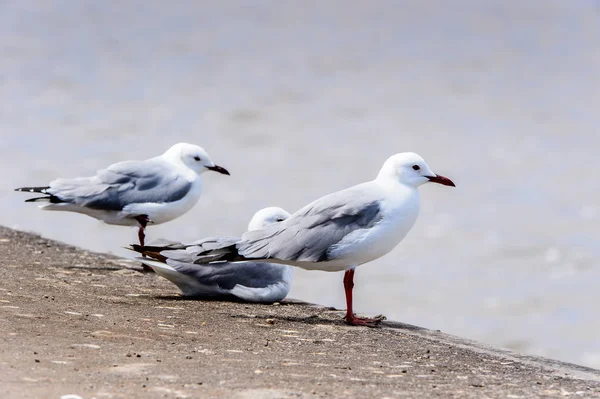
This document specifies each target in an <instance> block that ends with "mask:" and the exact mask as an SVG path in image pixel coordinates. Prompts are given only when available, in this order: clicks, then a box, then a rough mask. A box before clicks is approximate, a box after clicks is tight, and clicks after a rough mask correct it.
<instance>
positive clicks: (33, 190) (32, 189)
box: [15, 186, 52, 195]
mask: <svg viewBox="0 0 600 399" xmlns="http://www.w3.org/2000/svg"><path fill="white" fill-rule="evenodd" d="M49 188H50V186H45V187H20V188H15V191H21V192H27V193H42V194H48V195H52V194H50V193H49V192H48V191H47V190H48V189H49Z"/></svg>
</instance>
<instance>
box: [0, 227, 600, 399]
mask: <svg viewBox="0 0 600 399" xmlns="http://www.w3.org/2000/svg"><path fill="white" fill-rule="evenodd" d="M74 234H75V232H74ZM135 268H138V265H137V264H136V263H133V262H129V261H126V260H122V259H118V258H116V257H113V256H110V255H104V254H98V253H90V252H87V251H83V250H81V249H78V248H74V247H71V246H66V245H64V244H61V243H58V242H55V241H51V240H47V239H45V238H41V237H39V236H37V235H33V234H28V233H23V232H18V231H14V230H10V229H7V228H0V270H1V272H2V279H1V280H0V336H1V337H2V345H1V346H0V396H1V397H2V398H57V399H58V398H60V397H61V396H64V395H69V394H71V395H78V396H79V397H81V398H84V399H89V398H137V397H140V398H141V397H143V398H200V397H202V398H207V397H227V398H334V397H340V398H358V397H365V398H367V397H368V398H403V397H414V398H428V397H440V398H459V397H460V398H537V397H565V396H574V397H600V371H598V370H594V369H590V368H585V367H580V366H576V365H572V364H566V363H561V362H558V361H552V360H547V359H542V358H536V357H531V356H524V355H519V354H516V353H514V352H511V351H506V350H500V349H495V348H491V347H488V346H485V345H482V344H479V343H475V342H472V341H468V340H464V339H461V338H458V337H454V336H450V335H446V334H443V333H441V332H436V331H431V330H427V329H424V328H420V327H415V326H410V325H406V324H402V323H397V322H386V323H385V325H384V327H382V328H378V329H368V328H362V327H349V326H346V325H344V324H343V322H342V315H343V312H342V311H340V310H335V309H331V308H324V307H319V306H315V305H310V304H305V303H300V302H297V301H288V302H285V303H282V304H275V305H249V304H242V303H231V302H218V301H194V300H183V299H181V298H180V297H179V296H178V295H177V290H176V288H175V287H174V286H172V285H171V284H170V283H168V282H167V281H166V280H164V279H162V278H160V277H158V276H156V275H152V274H142V273H139V272H138V271H136V270H133V269H135ZM67 398H68V396H67ZM72 398H76V397H72Z"/></svg>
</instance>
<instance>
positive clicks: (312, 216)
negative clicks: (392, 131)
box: [195, 152, 455, 327]
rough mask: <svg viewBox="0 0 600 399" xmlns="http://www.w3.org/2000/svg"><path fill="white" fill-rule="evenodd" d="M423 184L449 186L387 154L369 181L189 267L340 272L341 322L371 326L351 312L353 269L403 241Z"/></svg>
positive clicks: (411, 157)
mask: <svg viewBox="0 0 600 399" xmlns="http://www.w3.org/2000/svg"><path fill="white" fill-rule="evenodd" d="M429 182H433V183H439V184H442V185H445V186H452V187H455V184H454V183H453V182H452V180H450V179H448V178H447V177H444V176H442V175H438V174H435V173H433V171H432V170H431V169H430V168H429V166H428V165H427V163H425V161H424V160H423V158H421V156H419V155H417V154H415V153H411V152H405V153H399V154H396V155H393V156H391V157H390V158H388V159H387V160H386V161H385V163H384V164H383V167H382V168H381V170H380V171H379V174H378V175H377V177H376V178H375V179H374V180H372V181H369V182H366V183H362V184H359V185H356V186H354V187H350V188H347V189H345V190H341V191H338V192H335V193H332V194H329V195H326V196H324V197H321V198H319V199H317V200H316V201H314V202H312V203H310V204H308V205H306V206H305V207H303V208H302V209H300V210H299V211H297V212H295V213H294V214H292V215H291V216H290V217H289V218H287V219H286V220H284V221H282V222H281V223H276V224H272V225H269V226H266V227H265V228H263V229H260V230H254V231H249V232H246V233H245V234H244V235H242V238H241V240H239V241H237V242H236V243H235V244H232V245H230V246H228V247H225V248H218V249H215V250H207V251H206V252H205V253H199V254H197V255H196V258H197V259H196V261H195V262H196V263H208V262H214V261H228V262H240V261H255V262H270V263H282V264H287V265H291V266H296V267H300V268H303V269H306V270H322V271H328V272H336V271H344V272H345V274H344V290H345V294H346V315H345V317H344V319H345V321H346V323H347V324H350V325H362V326H368V327H374V326H376V325H377V324H378V323H379V322H380V321H381V319H378V318H373V319H369V318H359V317H357V316H355V315H354V312H353V311H352V290H353V288H354V271H355V268H356V267H357V266H360V265H363V264H365V263H368V262H371V261H373V260H375V259H378V258H380V257H382V256H383V255H385V254H387V253H388V252H390V251H391V250H392V249H393V248H394V247H396V245H398V244H399V243H400V241H402V240H403V239H404V237H405V236H406V235H407V234H408V232H409V231H410V229H411V228H412V226H413V225H414V224H415V221H416V220H417V216H418V214H419V202H420V201H419V191H418V187H419V186H421V185H423V184H425V183H429Z"/></svg>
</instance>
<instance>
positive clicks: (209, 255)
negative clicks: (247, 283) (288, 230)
mask: <svg viewBox="0 0 600 399" xmlns="http://www.w3.org/2000/svg"><path fill="white" fill-rule="evenodd" d="M127 249H129V250H131V251H135V252H139V253H141V254H142V255H146V256H148V257H150V258H152V259H156V260H159V261H161V262H166V261H167V259H168V257H166V256H164V255H162V254H161V252H162V251H166V250H171V249H173V248H169V247H160V246H158V247H156V246H142V245H139V244H131V245H130V246H129V247H128V248H127ZM196 256H197V257H198V259H197V260H196V261H194V263H196V264H199V265H204V264H208V263H212V262H242V261H246V260H251V259H248V258H246V257H244V256H242V255H240V254H239V253H238V251H237V248H236V246H235V245H230V246H228V247H224V248H219V249H215V250H210V251H206V252H202V253H199V254H198V255H196Z"/></svg>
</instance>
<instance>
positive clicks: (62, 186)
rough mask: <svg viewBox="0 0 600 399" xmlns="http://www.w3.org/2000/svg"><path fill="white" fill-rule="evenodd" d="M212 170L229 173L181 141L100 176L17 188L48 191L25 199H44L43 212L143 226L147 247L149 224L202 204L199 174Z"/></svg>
mask: <svg viewBox="0 0 600 399" xmlns="http://www.w3.org/2000/svg"><path fill="white" fill-rule="evenodd" d="M207 170H212V171H215V172H218V173H221V174H224V175H229V172H228V171H227V169H225V168H223V167H221V166H218V165H215V164H214V162H213V161H211V160H210V157H209V156H208V154H207V153H206V151H204V149H203V148H202V147H199V146H197V145H193V144H187V143H178V144H175V145H174V146H172V147H171V148H169V149H168V150H167V151H166V152H165V153H164V154H162V155H159V156H157V157H154V158H150V159H147V160H144V161H125V162H119V163H115V164H112V165H110V166H109V167H108V168H106V169H102V170H100V171H98V172H97V173H96V175H95V176H91V177H77V178H74V179H56V180H54V181H52V182H50V184H48V185H47V186H43V187H21V188H17V189H15V191H22V192H28V193H40V194H44V196H43V197H36V198H30V199H28V200H26V201H25V202H44V204H43V205H41V206H40V208H41V209H43V210H47V211H69V212H77V213H83V214H85V215H88V216H91V217H93V218H96V219H99V220H101V221H103V222H104V223H106V224H115V225H121V226H138V227H139V230H138V239H139V242H140V245H144V241H145V237H146V236H145V229H146V226H147V225H148V224H149V223H152V224H160V223H165V222H168V221H170V220H173V219H176V218H178V217H179V216H181V215H183V214H184V213H186V212H187V211H189V210H190V209H192V207H193V206H194V205H195V204H196V202H198V199H199V198H200V193H201V192H202V179H201V178H200V175H201V174H202V173H204V172H206V171H207Z"/></svg>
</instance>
